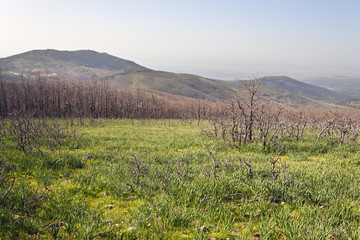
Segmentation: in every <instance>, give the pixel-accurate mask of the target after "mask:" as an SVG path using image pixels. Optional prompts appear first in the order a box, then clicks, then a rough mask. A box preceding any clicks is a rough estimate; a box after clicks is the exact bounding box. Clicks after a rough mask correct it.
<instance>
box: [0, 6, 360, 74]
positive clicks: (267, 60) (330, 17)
mask: <svg viewBox="0 0 360 240" xmlns="http://www.w3.org/2000/svg"><path fill="white" fill-rule="evenodd" d="M0 30H1V35H0V36H1V40H0V58H3V57H8V56H11V55H14V54H19V53H22V52H26V51H30V50H34V49H58V50H80V49H91V50H95V51H98V52H107V53H109V54H111V55H114V56H117V57H120V58H124V59H128V60H131V61H135V62H136V63H138V64H140V65H143V66H145V67H148V68H151V69H155V70H164V71H173V72H185V73H194V74H198V75H202V76H206V77H212V78H219V79H225V80H234V79H244V78H246V77H249V76H252V75H253V74H254V73H258V74H261V75H268V76H269V75H287V76H291V77H295V78H300V79H301V78H311V77H319V76H321V77H323V76H329V77H332V76H349V77H360V59H359V58H360V1H359V0H86V1H85V0H32V1H29V0H0Z"/></svg>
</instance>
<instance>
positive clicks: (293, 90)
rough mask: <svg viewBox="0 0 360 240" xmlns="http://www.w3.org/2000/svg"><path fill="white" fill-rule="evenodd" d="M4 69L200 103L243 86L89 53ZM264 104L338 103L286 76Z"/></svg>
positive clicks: (45, 53)
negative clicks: (94, 80) (95, 82)
mask: <svg viewBox="0 0 360 240" xmlns="http://www.w3.org/2000/svg"><path fill="white" fill-rule="evenodd" d="M0 66H1V68H2V70H3V72H4V73H5V74H7V76H9V78H12V79H16V78H19V76H20V73H22V74H24V75H25V76H37V74H38V72H39V70H41V71H42V72H43V73H45V74H48V75H49V76H60V77H65V78H67V79H69V80H70V81H78V80H83V81H89V80H92V79H96V80H98V81H103V82H107V83H111V84H112V85H113V86H115V87H118V88H127V89H136V88H143V89H146V90H150V91H155V92H158V93H166V94H172V95H177V96H185V97H191V98H197V99H209V100H213V101H216V100H231V99H234V98H243V97H245V96H246V91H245V90H244V89H243V88H242V85H241V83H242V81H236V82H227V81H222V80H214V79H209V78H204V77H201V76H197V75H192V74H179V73H171V72H163V71H153V70H150V69H148V68H146V67H143V66H140V65H138V64H136V63H134V62H132V61H129V60H124V59H121V58H118V57H114V56H111V55H109V54H107V53H98V52H95V51H91V50H80V51H58V50H34V51H29V52H26V53H22V54H18V55H14V56H10V57H7V58H1V59H0ZM261 98H262V99H263V100H264V101H274V102H277V103H282V104H286V105H290V106H296V107H299V106H319V105H321V106H322V105H323V104H322V103H320V102H318V100H329V99H338V98H339V96H338V95H336V93H333V92H332V91H330V90H328V89H323V88H321V87H317V86H313V85H309V84H306V83H302V82H300V81H297V80H294V79H291V78H288V77H268V78H267V80H266V81H265V85H264V86H263V88H262V90H261Z"/></svg>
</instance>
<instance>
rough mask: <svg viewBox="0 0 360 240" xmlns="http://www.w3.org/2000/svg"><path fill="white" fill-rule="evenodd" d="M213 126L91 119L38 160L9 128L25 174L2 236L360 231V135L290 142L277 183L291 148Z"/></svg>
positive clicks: (344, 234) (11, 164)
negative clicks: (265, 146)
mask: <svg viewBox="0 0 360 240" xmlns="http://www.w3.org/2000/svg"><path fill="white" fill-rule="evenodd" d="M65 123H66V121H65V120H63V121H62V124H65ZM206 124H207V123H202V125H200V126H197V125H195V124H185V123H183V122H180V121H177V120H159V121H152V120H146V121H140V120H139V121H131V120H102V121H101V124H89V121H87V124H86V125H84V126H78V127H77V130H78V131H79V132H81V133H82V137H81V138H77V139H75V140H73V141H67V142H66V143H65V144H64V145H63V146H62V148H61V149H60V150H59V149H58V150H54V151H50V150H49V149H48V147H47V146H46V144H45V143H42V145H40V149H41V150H42V153H40V152H39V151H38V150H36V149H35V150H33V151H32V152H30V153H29V154H28V155H27V156H26V155H25V154H24V153H23V152H21V151H20V150H19V149H18V147H17V145H16V142H15V141H14V138H13V137H10V136H7V135H6V136H5V137H3V138H2V140H1V142H0V143H1V145H2V147H1V149H2V150H1V155H0V157H1V161H2V162H6V164H7V169H6V172H7V174H8V176H11V173H12V172H15V176H16V181H15V184H14V187H13V189H12V190H11V192H10V193H9V194H8V195H7V197H6V198H5V199H0V208H1V211H0V238H2V239H26V238H32V239H36V236H40V237H41V239H53V238H54V239H55V238H59V239H111V238H120V239H211V238H214V239H226V238H229V239H254V236H258V234H260V237H258V238H259V239H334V238H335V239H357V238H358V236H359V235H360V227H359V226H360V225H359V223H360V201H359V199H360V154H359V153H358V151H359V149H360V144H359V142H357V143H350V144H346V145H342V146H339V145H338V144H336V143H333V142H331V141H329V140H322V141H319V142H317V141H315V140H313V139H315V136H311V135H308V136H306V137H305V138H304V140H302V141H299V142H285V143H284V145H285V151H284V153H283V154H282V156H281V159H282V169H281V170H280V173H279V175H278V177H277V178H274V177H273V176H272V174H271V173H270V168H271V164H270V160H269V159H270V158H271V157H272V156H273V154H274V153H277V151H278V150H279V146H273V147H272V148H270V149H269V150H268V151H267V152H263V151H262V146H261V143H252V144H250V145H247V146H245V147H242V148H241V149H235V148H232V147H230V146H228V145H227V143H225V142H222V141H220V140H219V141H217V140H214V139H209V138H207V137H206V136H205V135H202V134H201V129H202V128H206V127H207V126H206ZM213 145H215V147H214V150H213V153H214V156H215V157H216V161H217V162H218V165H219V166H220V171H219V172H217V174H218V175H217V177H216V178H215V177H214V175H213V169H214V166H213V163H212V160H211V156H210V154H209V151H210V149H211V148H212V146H213ZM239 157H242V158H243V159H244V160H245V161H247V162H250V160H251V171H250V169H249V168H248V167H247V166H246V165H245V164H244V163H242V162H241V161H240V160H239ZM285 162H286V165H287V168H286V169H284V163H285ZM279 167H280V165H279V164H276V168H277V169H278V168H279ZM139 169H140V171H139ZM217 170H219V169H217ZM9 184H10V182H8V183H7V185H6V187H3V188H0V195H1V196H2V195H3V193H4V192H5V191H6V189H7V187H8V186H9ZM37 187H38V191H37V192H36V188H37ZM46 189H49V190H50V191H46ZM43 191H45V192H44V195H43V197H42V198H41V199H39V200H38V201H35V202H32V201H31V200H32V199H33V197H34V196H39V194H40V193H42V192H43Z"/></svg>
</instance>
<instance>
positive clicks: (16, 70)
mask: <svg viewBox="0 0 360 240" xmlns="http://www.w3.org/2000/svg"><path fill="white" fill-rule="evenodd" d="M0 66H1V68H2V70H3V71H4V72H5V73H8V74H11V75H13V76H16V75H19V74H20V73H23V74H26V75H31V74H32V73H34V72H37V71H38V70H42V71H44V72H45V73H47V74H51V73H55V74H57V75H60V76H64V77H67V78H69V79H71V80H86V79H89V78H91V77H92V76H94V75H97V76H107V75H110V74H114V73H119V72H122V73H124V72H133V71H150V70H149V69H147V68H145V67H143V66H140V65H138V64H136V63H134V62H132V61H129V60H125V59H121V58H118V57H115V56H112V55H109V54H107V53H98V52H95V51H91V50H79V51H58V50H52V49H48V50H33V51H29V52H25V53H21V54H18V55H13V56H10V57H7V58H1V59H0Z"/></svg>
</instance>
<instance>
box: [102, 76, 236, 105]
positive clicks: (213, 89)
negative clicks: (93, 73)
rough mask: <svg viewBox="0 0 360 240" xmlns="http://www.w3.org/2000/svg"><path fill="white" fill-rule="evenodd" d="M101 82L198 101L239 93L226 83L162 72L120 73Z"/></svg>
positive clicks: (222, 97)
mask: <svg viewBox="0 0 360 240" xmlns="http://www.w3.org/2000/svg"><path fill="white" fill-rule="evenodd" d="M102 80H103V81H108V82H111V83H113V84H114V85H115V86H118V87H120V88H132V89H136V88H145V89H150V90H155V91H160V92H166V93H169V94H173V95H180V96H186V97H192V98H198V99H211V100H216V99H222V100H224V99H230V98H234V97H235V96H236V95H237V94H238V92H239V91H238V89H237V88H236V86H233V85H232V84H231V83H229V82H226V81H221V80H214V79H209V78H204V77H201V76H197V75H193V74H178V73H171V72H163V71H147V72H144V71H142V72H136V73H126V74H121V73H120V74H115V75H111V76H107V77H104V78H102Z"/></svg>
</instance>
